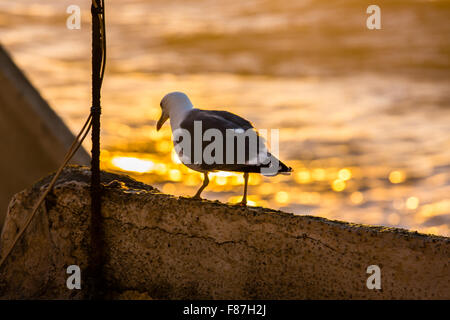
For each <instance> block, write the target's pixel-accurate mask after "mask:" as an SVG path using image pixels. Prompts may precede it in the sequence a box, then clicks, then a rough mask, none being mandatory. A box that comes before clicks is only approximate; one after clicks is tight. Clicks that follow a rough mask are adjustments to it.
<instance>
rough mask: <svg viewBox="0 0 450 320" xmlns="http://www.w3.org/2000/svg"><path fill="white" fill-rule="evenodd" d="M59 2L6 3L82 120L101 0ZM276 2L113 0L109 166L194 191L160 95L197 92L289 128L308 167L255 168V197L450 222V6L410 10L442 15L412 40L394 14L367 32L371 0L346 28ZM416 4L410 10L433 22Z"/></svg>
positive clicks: (418, 223) (33, 62)
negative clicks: (447, 22) (96, 1)
mask: <svg viewBox="0 0 450 320" xmlns="http://www.w3.org/2000/svg"><path fill="white" fill-rule="evenodd" d="M53 2H54V1H49V0H48V1H46V0H41V1H35V3H34V4H33V5H29V3H28V2H27V1H23V0H19V1H15V2H14V3H13V2H11V1H3V0H0V41H1V42H2V43H3V44H4V45H6V47H7V48H8V49H9V50H10V51H11V52H12V54H13V56H14V58H15V59H16V60H17V62H18V63H19V65H20V66H22V67H23V68H24V69H25V71H26V73H27V74H28V75H29V76H30V78H31V79H32V81H33V82H34V84H35V85H36V86H37V87H38V88H39V89H40V90H41V92H42V94H43V96H44V97H45V98H47V99H48V100H49V101H50V103H51V105H52V106H53V107H54V108H55V110H56V111H57V112H58V113H59V114H60V115H61V116H62V118H63V119H64V120H65V121H66V123H67V124H68V125H69V127H70V128H71V129H72V131H74V132H76V131H78V129H79V128H80V126H81V124H82V122H83V121H84V119H85V116H86V113H87V112H88V110H89V106H88V105H89V103H90V58H89V57H90V34H89V32H90V29H89V27H88V26H89V19H90V18H89V15H88V7H87V5H86V3H85V2H82V1H72V0H71V1H66V0H64V1H60V2H58V3H57V4H54V3H53ZM438 2H439V1H438ZM77 3H79V5H80V6H81V7H82V10H83V11H82V12H83V20H82V21H83V24H82V29H81V30H79V31H68V30H67V29H66V28H65V17H66V14H65V8H66V7H67V5H69V4H77ZM233 3H234V2H233ZM269 3H271V2H270V1H269V2H267V3H266V4H262V3H261V1H251V2H248V3H247V2H246V3H242V2H240V1H239V2H235V3H234V4H235V5H234V6H233V5H229V4H228V5H227V4H226V3H225V2H220V1H206V0H204V1H202V4H203V5H198V4H194V3H191V2H185V1H170V5H169V4H167V1H152V2H145V1H121V2H119V1H108V7H107V9H108V11H107V15H108V19H107V23H108V25H107V27H108V35H109V37H108V44H109V48H108V54H109V58H108V65H107V73H106V78H105V82H104V86H103V94H102V104H103V120H102V148H103V150H102V155H101V163H102V168H103V169H107V170H111V171H117V172H125V173H127V174H129V175H131V176H132V177H134V178H136V179H138V180H140V181H144V182H146V183H149V184H152V185H154V186H156V187H158V188H159V189H160V190H161V191H163V192H168V193H173V194H176V195H184V196H187V195H193V194H194V193H195V191H196V189H197V188H198V187H199V185H200V184H201V181H202V177H201V174H200V173H198V172H194V171H192V170H190V169H188V168H187V167H185V166H183V165H181V164H180V163H179V160H178V159H177V157H176V156H174V153H173V150H172V149H173V148H172V143H171V140H170V129H169V126H168V125H166V126H164V127H163V129H162V130H161V131H160V132H156V130H155V123H156V120H157V118H158V117H159V114H160V108H159V102H160V99H161V98H162V97H163V96H164V95H165V94H166V93H168V92H170V91H175V90H176V91H184V92H186V93H188V95H189V96H190V97H191V100H192V101H193V102H194V104H195V105H196V106H198V107H204V108H217V109H226V110H228V111H231V112H235V113H237V114H240V115H242V116H244V117H246V118H248V119H249V120H251V121H252V123H253V124H254V125H255V126H256V127H257V128H258V129H272V128H279V129H280V156H281V159H282V160H283V161H284V162H286V163H287V164H288V165H289V166H291V167H293V169H294V173H293V174H292V175H291V176H277V177H273V178H267V177H263V176H259V175H256V174H252V175H251V176H250V182H249V184H250V188H249V204H250V205H252V206H268V207H273V208H280V209H283V210H286V211H291V212H294V213H297V214H311V215H317V216H324V217H327V218H330V219H339V220H346V221H350V222H356V223H367V224H382V225H387V226H398V227H405V228H409V229H413V230H419V231H421V232H428V233H435V234H441V235H447V236H448V235H450V227H449V221H450V161H449V159H450V102H449V101H450V98H449V90H448V88H449V84H450V81H449V78H448V76H447V77H442V73H441V72H442V71H443V70H444V71H445V72H447V73H446V75H448V70H449V68H448V50H447V51H445V50H446V49H445V48H448V47H449V42H448V37H447V35H448V32H447V31H446V30H447V29H445V27H444V26H443V25H442V24H440V25H439V24H436V25H434V24H433V23H434V21H439V20H438V19H437V18H436V17H440V16H439V15H440V14H442V15H443V16H445V10H448V7H447V6H444V5H442V7H441V9H444V13H440V12H441V11H439V10H437V9H434V8H433V7H429V6H433V5H435V4H427V7H423V8H422V7H420V6H421V3H422V2H420V1H419V2H417V3H416V4H415V6H419V7H420V8H419V7H417V8H418V9H417V8H416V7H414V6H413V7H408V10H418V11H419V10H420V11H421V12H422V11H424V10H425V11H426V12H427V13H428V16H427V17H422V20H420V23H421V24H420V26H421V28H419V29H415V34H414V38H409V33H408V32H409V31H408V30H407V29H401V28H397V27H398V26H397V25H390V24H389V23H392V22H389V21H392V20H389V19H387V22H386V24H385V26H384V28H385V29H386V32H384V31H383V32H384V33H383V32H381V33H378V34H371V37H367V34H366V33H365V32H366V31H365V30H363V29H361V30H362V31H358V30H360V29H358V28H359V27H358V26H359V24H360V22H359V20H358V19H359V18H360V16H358V15H355V14H354V13H355V12H357V10H359V9H360V8H359V5H357V3H358V2H357V1H356V2H349V3H350V5H348V7H340V6H337V7H336V8H335V9H336V10H344V11H345V12H346V14H347V17H348V19H347V20H346V21H337V22H336V24H337V25H336V26H334V25H331V26H330V23H331V22H329V19H328V17H330V14H332V10H331V11H330V8H326V7H325V6H324V5H319V4H315V2H311V1H305V2H301V3H300V4H294V3H290V4H283V5H281V4H276V3H277V2H275V1H274V2H273V3H271V5H269ZM330 3H334V2H330ZM439 3H440V2H439ZM125 4H126V5H125ZM237 4H239V5H240V6H237ZM265 6H267V7H265ZM331 6H333V5H332V4H331ZM317 7H319V8H320V10H319V9H317ZM314 8H315V9H314ZM411 8H412V9H411ZM205 10H206V11H207V12H208V14H205ZM408 10H403V11H402V12H401V13H399V14H401V15H402V16H401V17H402V19H400V18H399V19H398V20H396V21H403V22H401V23H419V22H418V21H419V20H414V19H416V18H414V17H415V16H414V15H412V13H414V12H415V11H408ZM296 13H301V15H297V14H296ZM389 14H392V13H390V12H387V13H386V15H387V16H389ZM299 16H301V19H300V18H299ZM162 17H164V19H163V18H162ZM425 18H427V19H430V20H426V19H425ZM424 19H425V20H424ZM317 21H321V24H320V27H319V26H317V25H316V22H317ZM323 21H328V22H326V23H323ZM424 21H425V22H424ZM427 21H429V23H428V24H427V23H426V22H427ZM432 22H433V23H432ZM397 23H400V22H397ZM181 26H182V27H181ZM312 26H316V27H312ZM389 28H393V29H391V30H390V29H389ZM433 28H435V29H433ZM394 29H395V30H396V31H398V32H397V33H395V32H392V30H394ZM441 29H442V30H441ZM402 32H403V33H402ZM400 33H401V34H400ZM429 34H433V35H434V36H433V37H430V36H428V35H429ZM330 36H331V37H330ZM403 38H405V39H409V40H408V41H410V44H411V46H415V48H416V50H410V49H409V47H408V45H405V44H404V42H402V39H403ZM326 39H335V40H336V41H335V42H333V43H330V42H329V41H326ZM433 41H435V42H433ZM354 43H358V44H359V43H362V44H361V46H360V47H354ZM402 43H403V46H402ZM446 46H447V47H446ZM421 47H424V48H425V47H427V48H428V49H427V50H419V49H418V48H421ZM386 48H388V49H386ZM389 48H390V49H389ZM377 50H378V51H377ZM386 50H391V51H386ZM433 50H434V51H433ZM373 52H383V53H382V54H379V55H377V54H376V53H373ZM385 52H390V54H386V53H385ZM443 52H444V53H443ZM445 52H447V55H445ZM380 61H382V62H383V63H379V62H380ZM431 61H432V62H431ZM432 63H433V64H432ZM445 63H447V64H445ZM418 68H419V69H418ZM420 68H422V69H420ZM391 69H394V70H398V72H390V71H391ZM430 70H431V71H430ZM425 73H427V74H431V75H428V76H427V77H420V76H421V75H422V74H425ZM435 73H436V74H435ZM86 148H87V149H88V150H89V149H90V145H89V142H87V143H86ZM242 188H243V177H242V175H240V174H234V173H222V172H218V173H213V174H211V184H210V186H209V187H208V188H207V189H206V190H205V192H204V194H203V195H204V196H205V197H206V198H208V199H219V200H221V201H226V202H231V203H237V202H239V201H240V200H241V193H242Z"/></svg>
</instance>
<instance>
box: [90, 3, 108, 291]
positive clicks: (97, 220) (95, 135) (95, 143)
mask: <svg viewBox="0 0 450 320" xmlns="http://www.w3.org/2000/svg"><path fill="white" fill-rule="evenodd" d="M91 13H92V107H91V113H92V151H91V152H92V160H91V174H92V175H91V230H90V231H91V232H90V234H91V239H90V240H91V243H90V254H89V260H90V261H89V267H88V269H89V271H88V277H89V278H90V279H89V286H90V294H89V296H90V297H91V298H92V299H98V298H101V296H102V294H101V293H100V292H101V291H102V281H101V279H102V262H103V261H102V260H103V231H102V217H101V189H100V114H101V105H100V91H101V82H102V75H101V69H102V60H103V59H104V57H103V49H104V48H103V49H102V47H103V45H102V40H103V39H102V34H101V24H102V21H101V20H100V15H103V1H101V0H92V6H91ZM103 36H104V35H103Z"/></svg>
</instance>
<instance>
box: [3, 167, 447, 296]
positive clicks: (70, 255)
mask: <svg viewBox="0 0 450 320" xmlns="http://www.w3.org/2000/svg"><path fill="white" fill-rule="evenodd" d="M89 179H90V173H89V171H88V169H87V168H83V167H71V168H68V169H66V170H65V171H64V174H63V176H62V177H61V178H60V179H59V180H58V182H57V185H56V187H55V189H54V193H53V194H52V196H51V197H49V198H48V199H47V201H46V206H45V209H42V211H41V212H40V213H39V214H38V215H37V216H36V217H35V219H34V221H33V222H32V224H31V225H30V228H29V229H28V230H27V232H26V233H25V235H24V237H23V239H22V240H21V241H20V242H19V243H18V245H17V246H16V248H15V249H14V250H13V253H12V255H11V256H10V257H9V258H8V260H7V262H6V264H5V265H4V266H3V267H2V269H1V270H0V298H3V299H9V298H22V299H37V298H46V299H83V298H86V294H87V293H86V290H83V288H84V287H83V286H84V284H82V289H81V290H69V289H67V288H66V279H67V277H68V275H67V274H66V268H67V266H69V265H72V264H76V265H79V266H80V267H81V270H82V272H83V270H86V267H87V262H88V250H87V249H88V246H89V228H88V222H89V215H90V207H89V205H90V199H89ZM49 180H50V177H47V178H45V179H43V180H42V181H40V182H39V183H37V184H36V185H35V186H34V187H33V188H30V189H27V190H25V191H22V192H21V193H18V194H17V195H15V196H14V198H13V200H12V201H11V203H10V205H9V212H8V215H7V218H6V222H5V226H4V228H3V231H2V234H1V242H0V246H1V248H0V253H1V254H4V252H5V248H6V247H7V246H8V245H9V243H10V242H11V241H12V239H13V238H14V236H15V235H16V233H17V232H18V230H19V227H20V226H21V225H22V224H23V221H24V219H25V217H26V216H27V214H29V213H30V210H31V207H32V206H33V204H34V203H35V201H36V199H37V197H38V195H39V192H40V191H41V190H42V188H43V187H44V186H45V184H46V183H48V182H49ZM102 182H103V185H104V198H103V218H104V228H105V243H106V247H105V255H106V263H105V265H104V270H103V275H104V279H105V286H106V287H105V290H106V292H108V293H111V294H110V295H109V297H111V298H116V297H120V294H121V293H123V292H127V297H133V295H129V292H137V293H139V297H142V296H144V297H152V298H154V299H449V298H450V273H449V261H450V259H449V257H450V239H449V238H445V237H439V236H431V235H424V234H418V233H413V232H409V231H407V230H401V229H392V228H383V227H371V226H362V225H355V224H349V223H344V222H338V221H330V220H326V219H322V218H317V217H311V216H295V215H292V214H289V213H285V212H281V211H274V210H270V209H265V208H252V207H249V208H241V207H236V206H230V205H226V204H222V203H219V202H212V201H195V200H191V199H188V198H177V197H174V196H171V195H167V194H162V193H160V192H159V191H158V190H156V189H154V188H152V187H150V186H148V185H145V184H142V183H139V182H136V181H134V180H132V179H131V178H128V177H126V176H121V175H115V174H111V173H106V172H103V175H102ZM369 265H378V266H379V267H380V268H381V286H382V289H381V290H369V289H368V288H367V287H366V280H367V278H368V277H369V275H368V274H367V273H366V268H367V267H368V266H369ZM113 293H117V294H113Z"/></svg>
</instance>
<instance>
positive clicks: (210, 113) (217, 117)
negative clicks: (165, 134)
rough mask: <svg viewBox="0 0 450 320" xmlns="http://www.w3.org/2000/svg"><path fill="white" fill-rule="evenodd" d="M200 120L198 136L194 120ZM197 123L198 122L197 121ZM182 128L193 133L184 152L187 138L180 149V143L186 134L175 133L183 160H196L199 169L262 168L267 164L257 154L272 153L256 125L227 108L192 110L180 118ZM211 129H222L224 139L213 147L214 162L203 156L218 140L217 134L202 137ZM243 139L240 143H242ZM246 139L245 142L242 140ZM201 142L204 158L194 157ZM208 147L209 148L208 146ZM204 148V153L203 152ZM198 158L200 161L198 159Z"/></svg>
mask: <svg viewBox="0 0 450 320" xmlns="http://www.w3.org/2000/svg"><path fill="white" fill-rule="evenodd" d="M196 121H198V122H200V123H201V131H200V132H201V136H200V137H196V136H195V129H194V126H195V122H196ZM197 125H198V123H197ZM180 128H181V129H183V130H185V131H186V132H188V133H189V134H190V139H191V140H190V150H189V152H185V150H186V146H187V145H188V141H184V147H183V148H184V149H185V150H181V152H180V146H181V143H182V141H183V140H184V138H181V139H180V138H179V137H174V144H175V148H176V149H177V152H178V155H179V156H180V159H181V161H182V162H183V163H185V164H187V163H190V164H195V165H196V166H197V167H198V169H199V171H215V170H223V171H238V172H260V171H261V167H267V164H262V163H261V162H260V161H259V160H260V158H259V157H258V154H260V152H265V154H267V156H269V157H271V156H272V155H270V153H268V152H267V149H266V147H265V141H264V139H263V138H262V137H260V136H259V135H258V133H257V132H256V130H254V128H253V125H252V124H251V123H250V122H249V121H248V120H246V119H244V118H242V117H240V116H238V115H236V114H233V113H231V112H227V111H216V110H201V109H193V110H191V111H190V112H189V113H188V114H187V116H186V117H185V119H184V120H183V121H182V122H181V124H180ZM209 129H215V130H216V132H217V130H218V132H217V133H219V132H220V134H221V137H222V138H223V140H222V141H223V143H222V145H221V147H220V145H218V147H217V148H216V149H215V150H213V152H212V153H211V155H212V156H213V157H214V162H213V163H211V160H209V159H207V158H205V157H204V155H205V154H207V155H208V154H210V153H208V152H206V151H208V150H211V149H212V148H211V146H210V147H208V145H210V144H212V143H213V142H215V140H216V137H214V138H212V139H211V140H212V141H203V139H202V137H203V135H204V133H205V132H206V131H207V130H209ZM227 129H232V130H234V136H231V137H230V136H229V135H227ZM239 141H241V143H239ZM242 142H243V143H242ZM196 143H197V145H201V153H202V155H201V159H200V162H199V161H198V160H199V158H198V157H197V158H195V157H194V150H195V144H196ZM206 148H209V149H206ZM204 151H205V154H204V153H203V152H204ZM195 160H197V161H195ZM230 160H231V161H230Z"/></svg>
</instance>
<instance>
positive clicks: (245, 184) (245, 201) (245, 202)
mask: <svg viewBox="0 0 450 320" xmlns="http://www.w3.org/2000/svg"><path fill="white" fill-rule="evenodd" d="M248 176H249V174H248V172H244V181H245V182H244V196H243V197H242V201H241V203H240V205H241V206H244V207H245V206H247V186H248Z"/></svg>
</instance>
